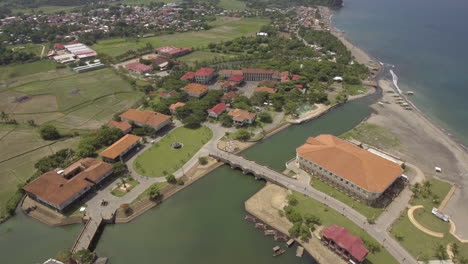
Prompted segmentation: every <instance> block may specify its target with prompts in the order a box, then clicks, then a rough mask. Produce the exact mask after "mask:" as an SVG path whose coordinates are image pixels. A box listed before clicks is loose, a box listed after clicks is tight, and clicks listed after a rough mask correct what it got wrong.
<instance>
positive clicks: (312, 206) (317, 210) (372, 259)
mask: <svg viewBox="0 0 468 264" xmlns="http://www.w3.org/2000/svg"><path fill="white" fill-rule="evenodd" d="M292 195H293V196H294V197H295V198H296V199H297V200H298V204H297V205H296V206H294V208H296V209H297V210H298V212H299V213H301V214H302V215H304V214H306V213H310V214H313V215H316V216H318V217H320V219H321V221H322V225H324V226H328V225H331V224H336V225H339V226H342V227H345V228H347V229H348V230H349V231H350V232H351V233H352V234H353V235H356V236H359V237H361V238H362V239H363V240H364V241H372V242H374V243H375V244H378V242H377V241H375V240H374V239H373V238H372V237H371V236H370V235H369V234H367V232H366V231H365V230H363V229H361V228H360V227H358V226H357V225H355V224H354V223H353V222H352V221H351V220H349V219H347V218H346V217H344V216H342V215H341V214H340V213H338V212H337V211H335V210H333V209H331V208H329V207H328V206H326V205H324V204H322V203H320V202H318V201H316V200H313V199H310V198H309V197H307V196H305V195H303V194H300V193H297V192H294V193H293V194H292ZM366 262H367V263H375V264H380V263H385V264H391V263H398V262H397V261H396V260H395V259H394V258H393V257H392V256H391V255H390V254H389V253H388V252H387V251H386V250H385V249H383V248H382V247H381V248H380V251H378V252H375V253H370V254H369V256H368V257H367V261H366Z"/></svg>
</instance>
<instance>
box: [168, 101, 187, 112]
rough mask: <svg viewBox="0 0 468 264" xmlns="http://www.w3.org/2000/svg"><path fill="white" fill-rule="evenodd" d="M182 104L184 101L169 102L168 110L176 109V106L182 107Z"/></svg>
mask: <svg viewBox="0 0 468 264" xmlns="http://www.w3.org/2000/svg"><path fill="white" fill-rule="evenodd" d="M184 105H185V103H182V102H177V103H175V104H171V105H170V106H169V110H170V111H174V110H176V109H177V108H179V107H182V106H184Z"/></svg>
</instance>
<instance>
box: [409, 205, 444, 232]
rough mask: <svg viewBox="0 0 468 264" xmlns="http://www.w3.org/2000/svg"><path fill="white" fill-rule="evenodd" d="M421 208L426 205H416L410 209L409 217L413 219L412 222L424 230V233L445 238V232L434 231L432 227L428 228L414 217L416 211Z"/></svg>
mask: <svg viewBox="0 0 468 264" xmlns="http://www.w3.org/2000/svg"><path fill="white" fill-rule="evenodd" d="M421 208H424V206H422V205H416V206H413V207H411V208H410V209H408V218H409V220H410V221H411V223H412V224H413V225H414V226H415V227H416V228H417V229H419V230H421V231H422V232H424V233H426V234H428V235H430V236H433V237H437V238H443V237H444V233H439V232H434V231H432V230H430V229H427V228H425V227H424V226H422V225H421V224H420V223H419V222H418V221H416V219H414V211H415V210H417V209H421Z"/></svg>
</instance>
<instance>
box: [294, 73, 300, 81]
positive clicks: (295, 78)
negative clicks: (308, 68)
mask: <svg viewBox="0 0 468 264" xmlns="http://www.w3.org/2000/svg"><path fill="white" fill-rule="evenodd" d="M301 77H302V76H300V75H299V74H294V75H293V76H292V80H293V81H297V80H299V78H301Z"/></svg>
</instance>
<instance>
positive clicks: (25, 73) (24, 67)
mask: <svg viewBox="0 0 468 264" xmlns="http://www.w3.org/2000/svg"><path fill="white" fill-rule="evenodd" d="M56 67H57V64H56V63H55V62H53V61H52V60H40V61H35V62H31V63H24V64H19V63H18V64H10V65H8V66H1V67H0V89H1V88H2V86H4V85H6V84H8V83H14V84H15V85H17V84H16V83H17V82H18V81H20V80H21V78H22V77H29V76H31V75H35V74H40V73H45V72H48V71H55V70H56Z"/></svg>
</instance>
